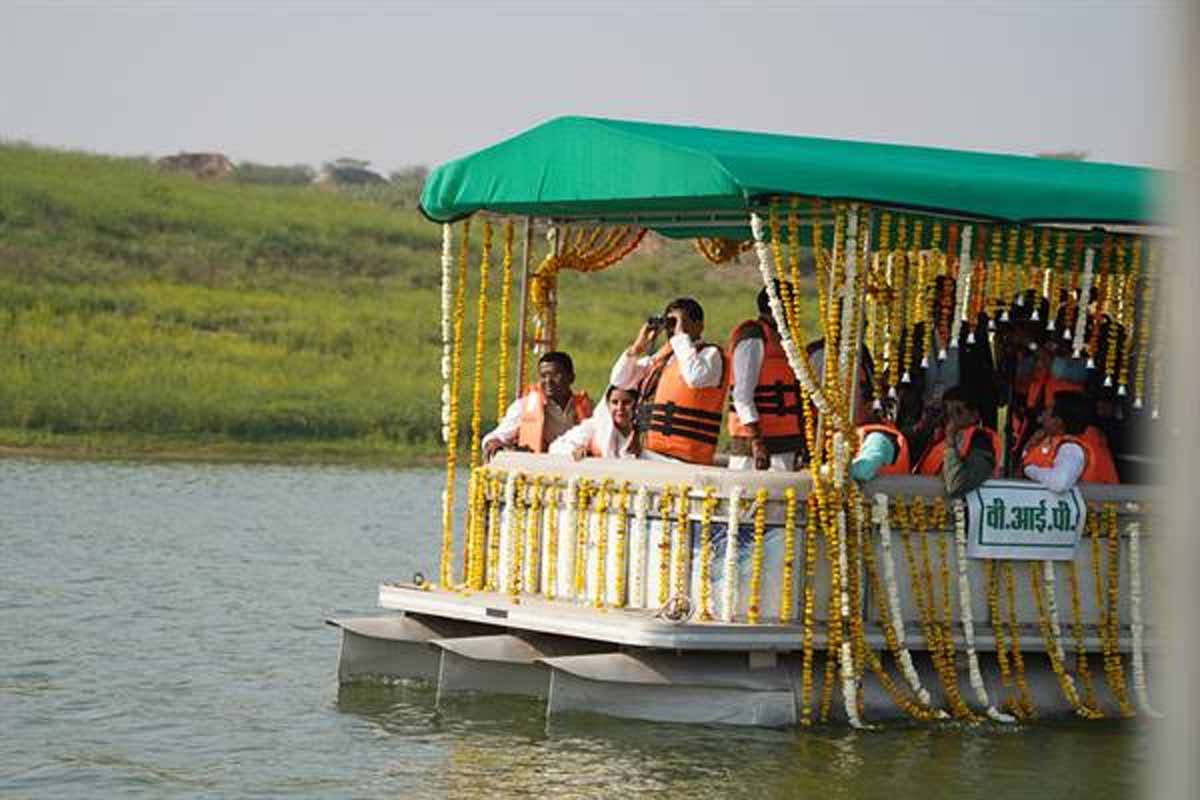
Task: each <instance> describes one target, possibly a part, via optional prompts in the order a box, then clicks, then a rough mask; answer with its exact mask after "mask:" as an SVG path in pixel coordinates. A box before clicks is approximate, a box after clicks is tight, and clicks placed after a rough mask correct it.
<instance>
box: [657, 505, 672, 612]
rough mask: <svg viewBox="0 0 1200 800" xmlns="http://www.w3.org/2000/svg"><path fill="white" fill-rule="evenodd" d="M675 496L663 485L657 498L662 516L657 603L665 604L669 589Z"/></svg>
mask: <svg viewBox="0 0 1200 800" xmlns="http://www.w3.org/2000/svg"><path fill="white" fill-rule="evenodd" d="M674 508H675V496H674V494H673V493H672V490H671V487H670V486H664V487H663V489H662V493H661V494H660V495H659V498H658V510H659V512H660V515H661V517H662V534H661V535H660V536H659V539H658V605H659V607H662V606H664V605H666V604H667V600H668V599H669V597H670V591H671V519H672V511H673V510H674Z"/></svg>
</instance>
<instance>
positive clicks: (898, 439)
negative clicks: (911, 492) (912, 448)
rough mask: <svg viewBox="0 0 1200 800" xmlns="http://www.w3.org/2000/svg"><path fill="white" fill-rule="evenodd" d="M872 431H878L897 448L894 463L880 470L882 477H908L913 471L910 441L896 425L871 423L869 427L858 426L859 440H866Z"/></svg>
mask: <svg viewBox="0 0 1200 800" xmlns="http://www.w3.org/2000/svg"><path fill="white" fill-rule="evenodd" d="M872 431H878V432H879V433H882V434H884V435H885V436H887V437H888V438H889V439H891V440H892V442H893V444H894V445H895V447H896V456H895V458H893V459H892V463H891V464H888V465H887V466H885V467H883V468H881V469H880V470H879V474H880V475H907V474H908V473H909V472H911V471H912V464H911V462H910V459H909V454H908V439H906V438H905V437H904V434H903V433H901V432H900V429H899V428H897V427H896V426H895V425H889V424H887V423H879V422H876V423H871V424H869V425H859V426H858V436H859V439H866V438H867V434H868V433H871V432H872Z"/></svg>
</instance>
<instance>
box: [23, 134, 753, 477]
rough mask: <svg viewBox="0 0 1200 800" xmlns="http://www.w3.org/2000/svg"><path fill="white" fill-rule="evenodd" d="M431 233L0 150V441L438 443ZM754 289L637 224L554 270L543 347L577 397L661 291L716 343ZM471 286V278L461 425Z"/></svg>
mask: <svg viewBox="0 0 1200 800" xmlns="http://www.w3.org/2000/svg"><path fill="white" fill-rule="evenodd" d="M474 227H475V229H476V230H475V232H474V237H473V238H475V241H474V242H473V247H474V248H475V251H476V254H477V249H478V236H479V227H480V226H478V225H476V226H474ZM440 246H441V233H440V230H439V229H438V227H437V226H435V225H432V224H430V223H428V222H426V221H424V220H423V219H422V218H421V217H420V216H419V214H418V213H417V212H415V211H412V210H403V209H395V208H389V207H388V206H386V205H381V204H377V203H372V202H368V201H363V200H356V199H352V198H348V197H345V196H343V195H340V194H337V193H331V192H323V191H317V190H314V189H310V188H307V187H299V188H297V187H269V186H258V185H247V184H237V183H223V182H201V181H197V180H195V179H193V178H190V177H186V176H179V175H172V174H166V173H162V172H160V171H159V170H157V169H156V168H154V167H153V166H152V165H150V164H147V163H145V162H142V161H138V160H131V159H116V158H108V157H103V156H95V155H87V154H79V153H66V152H58V151H51V150H42V149H37V148H32V147H28V146H13V145H4V146H0V352H2V356H0V448H2V450H0V452H8V453H12V452H24V453H38V454H42V455H45V454H64V455H72V456H76V455H78V456H86V457H139V458H143V457H164V458H180V457H184V458H199V459H210V458H220V459H234V460H251V461H257V460H279V461H333V462H343V463H344V462H359V463H387V464H400V463H420V462H427V461H429V460H430V459H432V458H434V457H435V456H436V454H437V453H438V452H440V450H441V446H440V444H439V442H438V437H439V433H440V405H439V395H440V385H441V376H440V366H439V365H440V357H441V336H440V323H439V319H440V311H439V309H440V290H439V288H438V285H437V284H438V281H439V280H440V266H439V255H440ZM496 263H498V253H497V254H496ZM496 273H497V270H495V269H494V270H493V276H494V277H493V281H492V300H491V304H490V314H489V317H488V320H487V322H486V325H487V331H488V332H490V333H492V334H493V335H489V336H488V337H487V339H488V345H487V350H486V352H485V353H484V358H483V363H484V364H486V365H488V367H489V369H488V370H487V375H486V381H485V384H486V388H485V391H484V392H483V396H484V403H483V410H484V414H483V417H484V424H485V426H490V424H492V422H493V420H494V418H495V415H496V399H495V393H494V392H495V388H494V384H495V375H494V372H493V370H494V368H495V367H494V365H495V363H496V361H497V352H498V342H497V341H495V336H494V332H495V331H496V330H497V328H498V325H499V319H498V316H499V315H498V307H499V302H498V286H497V285H496V279H495V275H496ZM756 288H757V282H756V274H755V273H754V272H753V270H752V269H751V268H750V267H749V265H748V264H747V265H742V266H738V265H734V266H732V267H727V268H720V269H718V268H715V267H712V266H711V265H708V264H707V263H706V262H703V261H702V260H701V259H700V258H699V257H698V256H696V255H695V254H694V253H692V251H691V250H690V249H689V248H688V247H687V246H686V245H683V244H679V243H664V242H661V241H658V240H656V241H655V242H654V243H653V246H644V247H643V252H639V253H637V254H635V255H634V256H632V257H630V258H629V259H627V260H626V262H624V263H622V264H619V265H617V266H615V267H612V268H610V269H609V270H607V271H605V272H603V273H600V274H595V275H579V274H576V273H568V274H565V275H563V277H562V279H561V286H560V311H559V320H560V323H559V327H560V338H561V342H560V346H561V348H562V349H566V350H567V351H568V352H570V353H572V355H573V357H574V358H575V361H576V367H577V373H578V380H577V386H581V387H584V388H586V389H588V390H589V391H590V392H591V393H592V394H593V396H597V395H599V393H600V392H601V391H602V390H603V388H604V385H605V382H606V377H607V373H608V369H609V367H610V366H611V363H612V360H613V358H614V357H615V355H616V353H617V352H618V351H619V350H621V349H622V348H623V347H625V346H626V345H627V344H628V342H629V340H630V339H632V337H633V335H634V333H635V332H636V329H637V326H638V325H639V324H640V322H641V321H642V319H643V318H644V317H645V316H646V315H648V314H651V313H656V312H658V311H659V310H660V309H661V308H662V306H663V304H664V302H665V301H666V300H668V299H670V298H671V297H674V296H677V295H680V294H691V295H693V296H696V297H697V298H698V299H700V301H701V302H702V303H703V304H704V306H705V309H706V312H707V315H708V330H709V331H710V335H713V338H714V340H715V341H723V338H724V336H726V335H727V333H728V331H729V330H730V328H731V327H732V326H733V325H734V324H735V323H736V322H737V321H738V320H740V319H742V318H744V317H746V316H747V315H748V314H749V313H751V312H752V307H753V295H754V292H755V291H756ZM476 302H477V294H476V291H475V287H474V285H472V286H471V291H470V293H469V295H468V302H467V308H468V315H467V317H468V318H467V320H465V335H466V342H467V346H466V347H465V348H464V364H465V380H464V390H463V404H464V409H466V411H465V412H464V416H463V422H462V428H463V431H464V441H465V440H466V437H467V436H468V435H469V407H470V388H471V374H472V372H471V366H472V364H473V363H474V351H473V343H474V310H475V308H476V305H475V304H476ZM513 308H514V312H515V309H516V303H515V302H514V304H513ZM714 334H715V335H714ZM510 348H511V352H513V353H514V354H515V352H516V336H515V332H514V334H513V337H512V339H511V341H510ZM513 363H514V365H515V355H514V359H513ZM510 384H511V380H510Z"/></svg>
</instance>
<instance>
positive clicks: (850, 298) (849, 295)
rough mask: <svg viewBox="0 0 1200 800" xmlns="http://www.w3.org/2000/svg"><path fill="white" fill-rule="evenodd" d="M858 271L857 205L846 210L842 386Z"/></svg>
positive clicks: (847, 375)
mask: <svg viewBox="0 0 1200 800" xmlns="http://www.w3.org/2000/svg"><path fill="white" fill-rule="evenodd" d="M857 273H858V206H850V209H849V210H848V211H847V212H846V276H845V283H844V284H843V285H844V287H845V290H844V291H843V292H842V336H841V341H840V342H838V376H839V377H840V380H841V383H842V385H843V386H845V385H847V384H848V383H849V381H850V340H851V339H853V338H856V337H854V336H852V335H851V328H852V327H853V326H854V316H855V315H854V307H855V305H856V304H857V303H858V298H857V297H855V295H854V281H855V278H856V277H857Z"/></svg>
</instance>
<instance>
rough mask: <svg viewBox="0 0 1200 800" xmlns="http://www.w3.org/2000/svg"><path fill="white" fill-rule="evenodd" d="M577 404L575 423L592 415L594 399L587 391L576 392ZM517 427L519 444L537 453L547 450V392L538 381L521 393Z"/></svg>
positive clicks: (575, 400)
mask: <svg viewBox="0 0 1200 800" xmlns="http://www.w3.org/2000/svg"><path fill="white" fill-rule="evenodd" d="M571 400H572V402H573V403H574V404H575V423H576V424H578V423H580V422H583V421H584V420H585V419H587V418H588V417H590V416H591V415H592V400H591V398H589V397H588V396H587V392H575V394H574V395H572V397H571ZM518 425H519V427H518V429H517V444H518V445H520V446H521V447H528V448H529V449H530V450H532V451H533V452H535V453H544V452H546V447H547V446H548V445H549V444H550V443H549V442H547V441H544V438H545V430H546V394H545V392H543V391H542V387H541V386H540V385H538V384H536V383H533V384H530V385H529V386H526V387H525V391H524V392H523V393H522V395H521V419H520V422H519V423H518Z"/></svg>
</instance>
